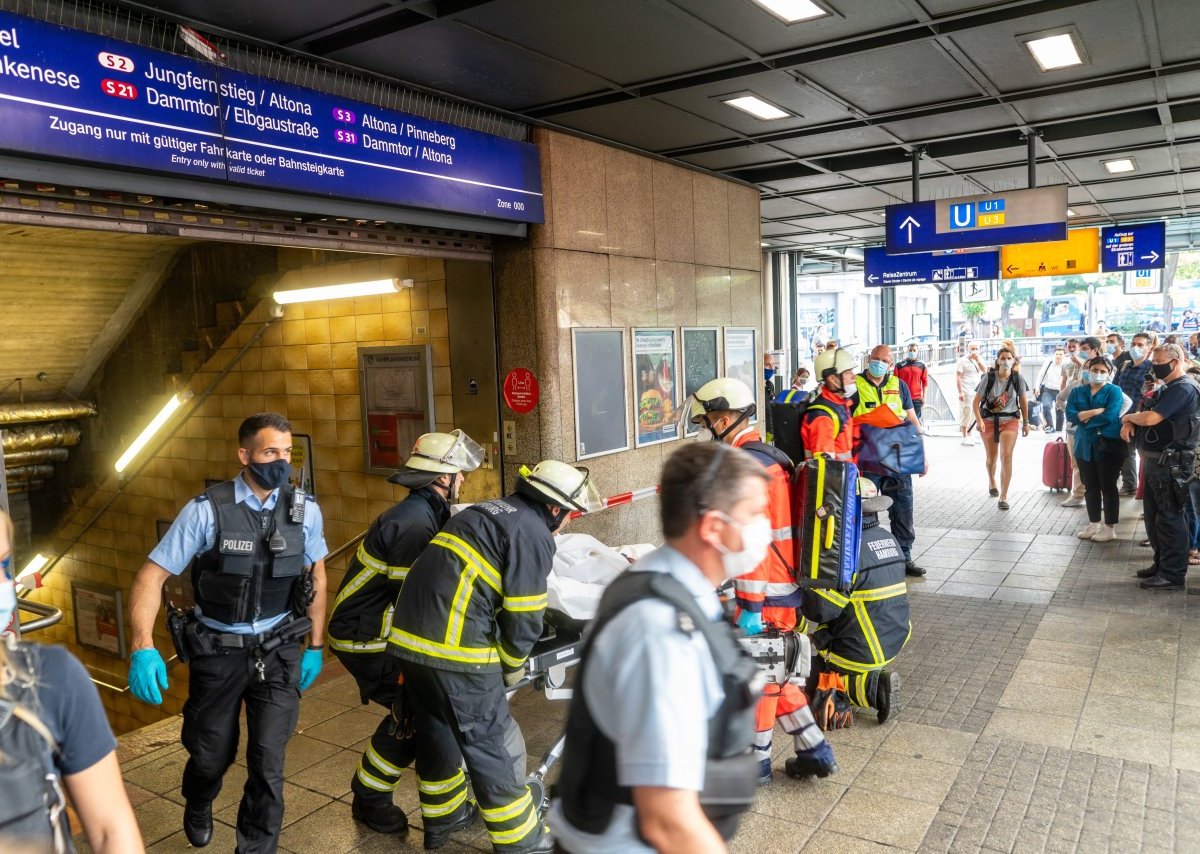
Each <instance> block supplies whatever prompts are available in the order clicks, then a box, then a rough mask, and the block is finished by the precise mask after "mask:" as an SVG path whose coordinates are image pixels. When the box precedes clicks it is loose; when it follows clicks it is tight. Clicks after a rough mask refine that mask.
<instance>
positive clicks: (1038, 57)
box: [1025, 33, 1083, 71]
mask: <svg viewBox="0 0 1200 854" xmlns="http://www.w3.org/2000/svg"><path fill="white" fill-rule="evenodd" d="M1025 48H1026V50H1028V51H1029V52H1030V53H1031V54H1032V55H1033V61H1034V62H1036V63H1037V64H1038V68H1040V69H1042V71H1055V70H1056V69H1059V68H1070V67H1072V66H1074V65H1083V57H1082V56H1081V51H1080V50H1079V46H1078V45H1076V44H1075V37H1074V36H1073V35H1072V34H1071V33H1059V34H1058V35H1056V36H1045V37H1044V38H1040V39H1030V40H1029V41H1027V42H1025Z"/></svg>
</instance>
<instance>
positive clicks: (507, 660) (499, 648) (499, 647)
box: [496, 642, 525, 670]
mask: <svg viewBox="0 0 1200 854" xmlns="http://www.w3.org/2000/svg"><path fill="white" fill-rule="evenodd" d="M496 652H498V653H499V654H500V663H501V664H503V665H504V666H505V667H508V668H509V669H512V670H515V669H516V668H518V667H524V666H525V659H523V658H514V657H513V656H511V655H509V654H508V653H507V652H505V651H504V645H503V644H501V643H499V642H497V643H496Z"/></svg>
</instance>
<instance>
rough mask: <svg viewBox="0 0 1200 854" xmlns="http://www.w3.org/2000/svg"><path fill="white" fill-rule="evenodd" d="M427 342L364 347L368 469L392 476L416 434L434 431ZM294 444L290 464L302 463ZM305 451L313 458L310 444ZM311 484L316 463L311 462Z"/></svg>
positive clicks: (360, 361) (361, 357) (360, 353)
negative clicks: (414, 344)
mask: <svg viewBox="0 0 1200 854" xmlns="http://www.w3.org/2000/svg"><path fill="white" fill-rule="evenodd" d="M430 363H431V354H430V349H429V346H428V345H417V346H406V347H361V348H359V351H358V364H359V371H360V387H361V389H362V405H363V452H364V456H365V458H366V459H365V460H364V467H365V469H366V471H367V473H368V474H382V475H390V474H391V473H392V472H394V471H396V469H398V468H400V465H401V463H403V462H404V460H406V459H408V455H409V453H411V451H412V447H413V445H414V444H416V441H417V437H418V436H420V435H421V434H422V433H428V432H429V431H430V430H432V429H433V394H432V388H433V368H432V367H431V364H430ZM299 447H300V442H299V441H298V442H296V443H294V445H293V448H292V454H293V456H292V464H293V465H294V466H296V467H299V466H300V462H299V461H298V460H297V459H296V457H295V453H296V451H297V450H298V449H299ZM304 453H306V454H307V457H308V458H309V459H310V460H311V457H312V445H311V443H309V444H308V445H307V447H306V448H305V449H304ZM305 476H306V477H308V478H309V481H310V485H311V479H312V466H311V463H310V464H309V466H308V473H307V475H305Z"/></svg>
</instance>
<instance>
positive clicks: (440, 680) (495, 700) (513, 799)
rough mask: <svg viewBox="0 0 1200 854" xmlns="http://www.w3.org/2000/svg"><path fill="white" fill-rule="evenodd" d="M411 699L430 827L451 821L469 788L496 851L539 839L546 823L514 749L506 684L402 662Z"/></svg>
mask: <svg viewBox="0 0 1200 854" xmlns="http://www.w3.org/2000/svg"><path fill="white" fill-rule="evenodd" d="M404 690H405V698H406V701H407V703H408V704H409V708H410V709H411V710H412V713H413V724H414V726H415V727H416V731H417V733H418V736H417V739H416V742H417V763H416V764H417V792H418V797H419V799H420V802H421V814H422V816H423V818H424V821H425V827H426V828H429V827H431V826H436V825H437V824H440V823H448V822H449V821H451V820H452V819H453V817H454V814H455V813H456V812H457V811H458V810H459V808H460V807H461V806H462V804H463V803H464V802H465V801H466V799H467V781H466V778H465V776H464V775H463V771H462V764H463V761H464V760H466V765H467V771H468V773H470V775H471V787H472V788H473V789H474V790H475V797H476V798H477V799H478V800H479V808H480V813H481V814H482V815H483V823H484V824H485V825H486V827H487V831H488V836H489V837H490V838H491V841H492V846H493V848H495V849H496V850H497V851H503V850H505V848H506V847H511V846H514V845H519V844H522V843H525V842H528V841H531V840H534V839H537V838H538V835H539V834H540V833H541V832H542V824H541V821H540V820H539V819H538V814H537V804H535V803H534V801H533V798H532V796H531V795H530V793H529V787H528V786H526V785H525V780H524V779H523V778H521V777H519V776H518V773H517V769H516V767H515V764H514V762H513V756H512V753H511V750H510V747H509V744H508V737H509V734H510V733H511V732H512V731H513V729H514V722H513V720H512V716H511V715H510V714H509V711H508V700H507V699H506V697H505V691H504V681H503V679H502V678H501V677H500V674H499V673H498V672H496V673H459V672H456V671H451V670H439V669H437V668H433V667H424V666H422V665H418V664H412V663H410V662H405V663H404Z"/></svg>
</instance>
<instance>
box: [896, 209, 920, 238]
mask: <svg viewBox="0 0 1200 854" xmlns="http://www.w3.org/2000/svg"><path fill="white" fill-rule="evenodd" d="M914 225H915V226H916V227H917V228H920V227H921V223H919V222H917V221H916V220H915V219H913V218H912V216H911V215H910V216H906V217H905V218H904V222H902V223H900V230H901V231H904V230H905V229H908V231H907V234H908V242H909V243H912V230H913V226H914Z"/></svg>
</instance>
